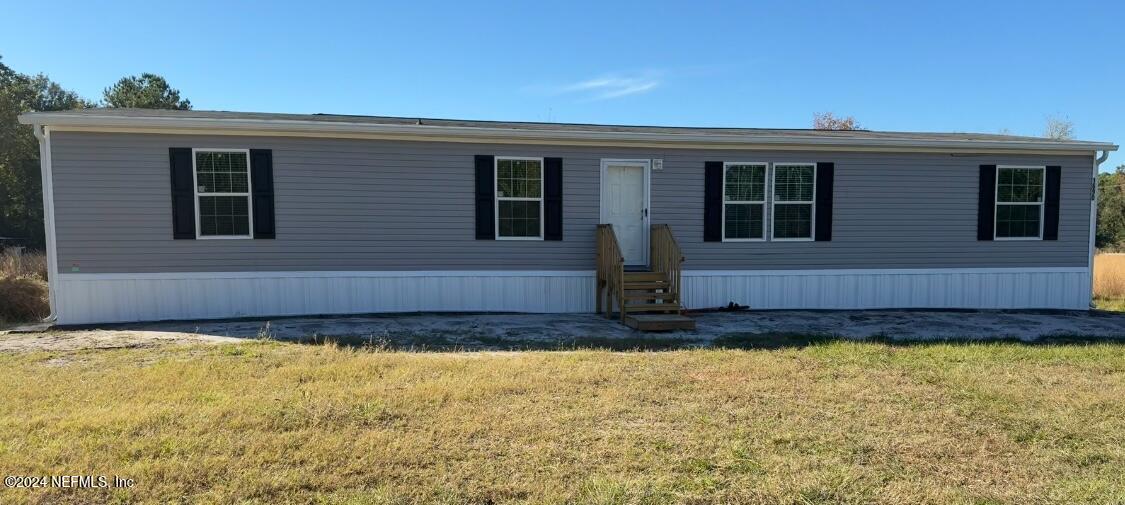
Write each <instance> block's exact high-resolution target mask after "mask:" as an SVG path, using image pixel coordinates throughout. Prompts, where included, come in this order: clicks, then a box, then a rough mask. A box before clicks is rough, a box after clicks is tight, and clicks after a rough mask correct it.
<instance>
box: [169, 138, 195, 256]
mask: <svg viewBox="0 0 1125 505" xmlns="http://www.w3.org/2000/svg"><path fill="white" fill-rule="evenodd" d="M168 160H169V166H170V167H171V175H172V238H173V239H176V240H195V189H194V186H195V178H194V177H193V174H192V173H191V171H192V163H191V148H190V147H171V148H168Z"/></svg>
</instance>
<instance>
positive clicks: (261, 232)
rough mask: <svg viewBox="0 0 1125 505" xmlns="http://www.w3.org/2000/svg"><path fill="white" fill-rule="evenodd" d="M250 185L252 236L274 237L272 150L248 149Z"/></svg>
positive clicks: (256, 237)
mask: <svg viewBox="0 0 1125 505" xmlns="http://www.w3.org/2000/svg"><path fill="white" fill-rule="evenodd" d="M250 186H251V188H252V189H253V193H252V194H251V200H252V202H253V204H254V238H255V239H270V238H274V237H275V236H276V235H277V234H276V232H275V230H274V212H273V151H271V150H269V149H251V150H250Z"/></svg>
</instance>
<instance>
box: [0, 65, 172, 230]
mask: <svg viewBox="0 0 1125 505" xmlns="http://www.w3.org/2000/svg"><path fill="white" fill-rule="evenodd" d="M90 107H137V108H148V109H183V110H186V109H191V102H190V101H189V100H187V99H183V98H181V97H180V92H179V90H177V89H175V88H173V87H171V86H170V85H169V84H168V82H167V81H166V80H165V79H164V78H163V77H161V76H159V75H155V74H149V73H145V74H141V75H140V76H133V75H131V76H126V77H122V78H121V79H120V80H118V81H117V82H116V83H114V84H113V85H111V86H109V87H107V88H105V90H104V91H103V92H102V99H101V100H100V101H92V100H88V99H86V98H83V97H81V96H79V95H78V93H75V92H74V91H71V90H68V89H66V88H64V87H63V86H62V85H60V84H59V83H57V82H54V81H52V80H51V79H49V78H47V76H45V75H43V74H37V75H27V74H22V73H19V72H16V71H15V70H13V69H11V68H10V67H8V66H7V65H5V64H4V62H3V61H0V238H3V239H14V241H15V242H16V243H17V244H20V245H25V246H28V247H31V248H34V249H42V248H43V246H44V242H45V241H44V229H43V187H42V178H41V176H40V171H39V170H40V169H39V141H38V140H37V139H36V138H35V135H34V134H33V133H32V130H31V128H30V127H28V126H27V125H21V124H19V121H18V120H17V117H18V116H19V115H20V114H22V113H24V112H29V111H40V112H42V111H59V110H72V109H85V108H90Z"/></svg>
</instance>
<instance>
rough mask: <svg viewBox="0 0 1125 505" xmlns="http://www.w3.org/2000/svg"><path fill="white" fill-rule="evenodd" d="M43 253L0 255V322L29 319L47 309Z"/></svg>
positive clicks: (36, 318) (33, 319)
mask: <svg viewBox="0 0 1125 505" xmlns="http://www.w3.org/2000/svg"><path fill="white" fill-rule="evenodd" d="M47 296H48V291H47V259H46V257H45V256H43V254H34V253H33V254H24V255H22V256H16V255H13V254H5V255H3V256H0V322H4V321H7V322H31V321H36V320H39V319H42V318H44V317H47V315H48V314H50V312H51V307H50V303H49V302H48V300H47Z"/></svg>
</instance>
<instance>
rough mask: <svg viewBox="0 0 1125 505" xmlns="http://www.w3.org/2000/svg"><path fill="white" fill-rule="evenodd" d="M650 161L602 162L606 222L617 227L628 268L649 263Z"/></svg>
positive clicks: (614, 227)
mask: <svg viewBox="0 0 1125 505" xmlns="http://www.w3.org/2000/svg"><path fill="white" fill-rule="evenodd" d="M647 172H648V161H615V160H602V210H601V215H602V220H601V222H602V223H608V224H612V225H613V233H614V234H615V235H617V243H618V245H619V246H620V247H621V254H622V255H623V256H625V264H626V265H647V264H648V206H647V200H648V198H647V196H648V191H647V188H646V187H645V184H646V182H647V177H646V175H647Z"/></svg>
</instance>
